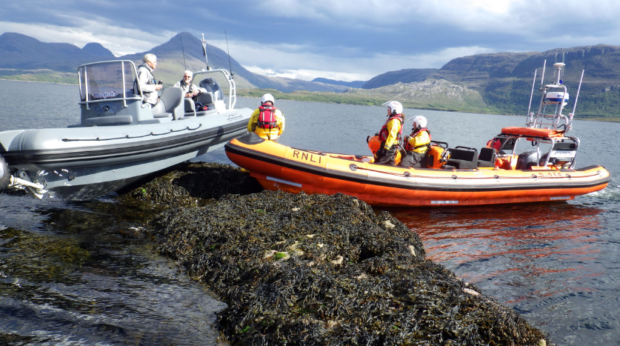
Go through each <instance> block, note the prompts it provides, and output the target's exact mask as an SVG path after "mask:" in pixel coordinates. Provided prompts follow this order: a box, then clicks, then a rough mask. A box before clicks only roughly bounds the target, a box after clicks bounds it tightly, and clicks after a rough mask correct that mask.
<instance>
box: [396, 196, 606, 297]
mask: <svg viewBox="0 0 620 346" xmlns="http://www.w3.org/2000/svg"><path fill="white" fill-rule="evenodd" d="M602 212H603V211H602V210H600V209H597V208H589V207H583V206H575V205H571V204H567V203H557V204H540V205H513V206H497V207H472V208H452V209H450V208H445V209H416V210H414V209H409V210H406V209H400V210H394V213H395V216H396V217H397V218H398V219H399V220H401V221H402V222H403V223H405V224H407V226H408V227H409V228H411V229H412V230H414V231H416V232H417V233H418V234H419V236H420V238H421V239H422V241H423V243H424V246H425V249H426V251H427V255H428V258H430V259H432V260H434V261H437V262H439V263H442V264H443V265H445V266H446V267H448V268H451V269H454V270H455V271H456V272H457V273H458V274H459V276H460V277H461V278H463V279H465V280H467V281H470V282H472V283H478V282H481V281H484V280H493V281H494V282H495V283H496V284H498V285H499V284H500V283H503V284H508V285H516V286H519V285H524V284H526V283H527V281H529V280H530V279H532V278H534V277H543V276H547V275H554V276H558V275H559V276H562V273H566V272H571V273H570V275H565V276H570V277H571V279H572V278H579V277H580V276H585V275H588V276H595V275H601V274H602V273H596V272H591V271H589V270H591V268H589V269H588V271H586V270H585V269H584V268H583V267H579V266H572V265H571V266H567V265H566V264H565V263H566V261H565V260H570V262H571V263H573V262H576V261H577V262H581V261H583V262H587V261H592V260H593V259H594V258H595V257H597V256H598V254H599V253H600V251H601V250H600V247H598V246H597V245H596V242H598V241H599V235H600V233H601V225H600V218H599V215H600V214H601V213H602ZM490 262H493V265H491V264H490ZM499 262H502V263H499ZM573 288H574V289H577V290H580V288H578V287H573ZM563 289H566V287H565V288H563ZM549 293H550V292H547V291H546V290H542V291H538V292H530V294H543V295H546V294H549ZM520 299H522V298H521V297H519V298H515V299H512V300H509V301H507V302H508V303H515V302H517V301H519V300H520Z"/></svg>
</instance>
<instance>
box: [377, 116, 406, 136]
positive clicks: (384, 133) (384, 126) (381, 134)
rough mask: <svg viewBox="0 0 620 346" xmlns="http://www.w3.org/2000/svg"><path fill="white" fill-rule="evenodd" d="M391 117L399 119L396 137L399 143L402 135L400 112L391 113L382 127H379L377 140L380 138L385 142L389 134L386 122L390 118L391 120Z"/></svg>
mask: <svg viewBox="0 0 620 346" xmlns="http://www.w3.org/2000/svg"><path fill="white" fill-rule="evenodd" d="M393 119H398V121H400V129H399V130H398V135H397V137H396V140H397V141H398V142H399V143H400V141H401V137H402V134H403V115H402V114H395V115H392V116H391V117H390V118H389V119H388V120H387V121H386V122H385V124H383V127H382V128H381V131H379V140H381V142H385V141H386V140H387V138H388V136H389V135H390V133H389V132H388V129H387V124H388V123H389V122H390V121H391V120H393Z"/></svg>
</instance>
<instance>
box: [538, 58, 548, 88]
mask: <svg viewBox="0 0 620 346" xmlns="http://www.w3.org/2000/svg"><path fill="white" fill-rule="evenodd" d="M546 67H547V59H545V62H544V63H543V71H542V74H541V75H540V89H542V87H543V81H544V79H545V68H546Z"/></svg>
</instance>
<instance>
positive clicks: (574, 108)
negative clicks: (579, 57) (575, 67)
mask: <svg viewBox="0 0 620 346" xmlns="http://www.w3.org/2000/svg"><path fill="white" fill-rule="evenodd" d="M585 72H586V70H581V78H580V79H579V87H578V88H577V95H575V104H574V105H573V112H572V113H570V114H569V115H568V116H569V117H570V121H569V124H571V127H572V124H573V117H574V116H575V112H576V110H577V100H579V91H581V82H583V74H584V73H585ZM568 130H570V128H569V129H566V131H568Z"/></svg>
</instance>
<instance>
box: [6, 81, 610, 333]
mask: <svg viewBox="0 0 620 346" xmlns="http://www.w3.org/2000/svg"><path fill="white" fill-rule="evenodd" d="M77 101H78V90H77V87H76V86H67V85H54V84H40V83H25V82H9V81H0V104H1V105H2V107H0V124H1V125H0V130H11V129H22V128H46V127H64V126H67V125H70V124H75V123H78V122H79V112H78V107H77ZM257 105H258V100H256V99H244V98H241V99H239V100H238V102H237V108H240V107H249V108H255V107H256V106H257ZM276 106H277V107H278V108H279V109H281V110H282V111H283V113H284V115H285V117H286V130H285V133H284V135H283V136H282V137H281V140H280V143H283V144H286V145H290V146H294V147H298V148H307V149H315V150H324V151H330V152H340V153H350V154H368V149H367V147H366V136H368V135H372V134H374V133H375V132H377V131H378V129H379V128H380V127H381V125H382V124H383V122H384V121H385V110H384V109H383V108H382V107H364V106H349V105H334V104H321V103H310V102H295V101H276ZM405 114H406V115H407V116H408V120H407V122H406V127H405V129H406V130H408V129H409V128H410V125H411V118H412V117H413V116H414V115H418V114H421V115H424V116H426V117H427V118H428V120H429V126H428V127H429V128H430V129H431V131H432V136H433V139H434V140H438V141H444V142H448V143H449V144H450V146H451V147H455V146H457V145H462V146H469V147H476V148H480V147H482V146H484V145H485V143H486V141H487V140H488V139H489V138H491V137H492V136H493V135H495V134H497V133H499V131H500V129H501V128H502V127H505V126H523V125H524V123H525V118H524V117H515V116H500V115H482V114H463V113H450V112H437V111H424V110H415V109H406V110H405ZM619 132H620V124H616V123H603V122H586V121H576V122H575V125H574V131H573V132H572V133H571V134H572V135H575V136H578V137H579V138H580V139H581V147H580V152H579V154H578V159H577V166H578V167H584V166H588V165H593V164H602V165H604V166H605V167H606V168H607V169H608V170H609V171H610V172H611V173H612V181H611V183H610V185H609V187H608V188H607V189H605V190H603V191H601V192H598V193H594V194H591V195H588V196H583V197H578V198H577V199H576V200H575V201H570V202H558V203H551V204H530V205H506V206H493V207H462V208H449V207H441V208H415V209H397V210H391V211H392V212H393V213H394V214H395V215H396V216H397V217H398V218H399V219H400V220H401V221H402V222H404V223H406V224H407V225H408V226H409V227H410V228H411V229H412V230H414V231H416V232H418V234H419V235H420V237H421V238H422V241H423V242H424V245H425V247H426V250H427V253H428V256H429V257H430V258H431V259H433V260H434V261H437V262H439V263H441V264H443V265H444V266H446V267H447V268H449V269H451V270H452V271H454V272H455V273H456V274H457V275H458V276H459V277H461V278H462V279H463V280H466V281H469V282H472V283H475V284H476V285H477V286H478V287H480V288H481V289H482V290H483V291H484V292H485V293H487V294H489V295H491V296H493V297H495V298H496V299H497V300H499V301H500V302H502V303H504V304H506V305H507V306H510V307H512V308H513V309H514V310H515V311H517V312H519V313H520V314H521V315H522V316H523V317H524V318H525V319H527V320H528V321H530V322H531V323H532V324H534V325H536V326H538V327H539V328H541V329H542V330H543V331H545V332H547V333H548V334H549V335H550V336H551V338H552V340H554V341H555V342H556V343H558V344H559V345H610V344H612V345H614V344H620V317H619V316H620V314H619V313H618V311H619V310H620V232H619V228H620V226H618V225H620V186H619V185H620V184H619V180H618V177H620V163H619V162H618V160H617V154H616V153H617V147H618V145H619V144H620V143H619V142H620V141H619V140H618V139H617V134H618V133H619ZM199 159H200V160H203V161H217V162H222V163H230V161H228V159H227V158H226V155H225V153H224V151H223V149H220V150H217V151H215V152H213V153H209V154H207V155H204V156H202V157H200V158H199ZM106 205H109V206H110V208H114V205H113V202H112V201H111V200H110V199H109V197H108V198H106V197H103V198H101V199H99V200H98V203H96V204H94V203H64V202H62V201H56V200H49V199H48V200H43V201H39V200H35V199H32V198H30V197H16V196H9V195H3V194H0V334H3V333H4V334H13V335H17V336H21V337H22V340H23V341H24V342H29V343H36V344H49V345H56V344H66V345H75V344H100V345H108V344H115V345H125V344H127V345H130V344H131V345H133V344H145V345H147V344H148V345H169V344H179V345H194V344H215V343H216V338H217V335H218V334H217V331H216V330H214V329H213V327H212V323H213V321H214V320H215V318H216V313H217V312H218V311H220V310H221V309H223V308H224V307H225V304H223V303H221V302H218V301H216V300H214V299H213V298H212V295H211V294H210V293H209V291H208V290H207V289H206V288H205V287H203V286H202V285H200V284H197V283H195V282H192V281H190V280H188V279H186V278H185V276H184V274H179V273H177V271H176V269H175V268H174V264H173V263H171V262H170V261H168V260H166V259H163V258H160V257H158V256H155V255H152V253H151V251H150V250H149V249H148V246H146V245H143V244H142V243H141V242H140V241H134V240H132V238H131V236H127V234H130V233H131V232H125V231H126V230H131V227H135V225H133V224H132V223H131V221H132V220H131V218H129V219H123V220H110V217H108V214H106ZM145 212H146V213H148V211H145ZM80 220H88V221H84V222H81V221H80ZM93 220H94V221H93ZM76 224H79V227H78V226H76ZM124 230H125V231H124ZM84 250H86V251H84Z"/></svg>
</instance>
